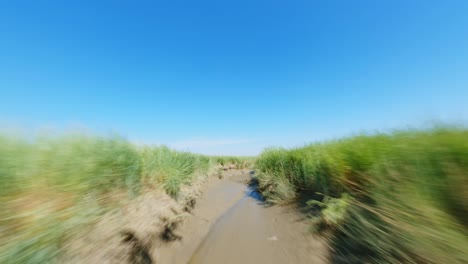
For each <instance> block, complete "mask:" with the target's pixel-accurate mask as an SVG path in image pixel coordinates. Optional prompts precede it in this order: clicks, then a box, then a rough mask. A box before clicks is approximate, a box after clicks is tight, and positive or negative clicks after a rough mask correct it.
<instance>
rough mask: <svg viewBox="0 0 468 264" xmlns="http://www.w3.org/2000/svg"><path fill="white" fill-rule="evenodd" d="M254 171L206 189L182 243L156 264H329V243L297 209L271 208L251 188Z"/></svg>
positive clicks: (182, 229) (234, 173)
mask: <svg viewBox="0 0 468 264" xmlns="http://www.w3.org/2000/svg"><path fill="white" fill-rule="evenodd" d="M249 179H250V172H249V171H248V170H228V171H225V172H224V177H223V178H222V179H217V178H213V179H211V180H210V181H209V182H208V183H207V184H206V185H205V187H204V189H205V190H204V192H203V194H202V195H201V197H200V199H199V200H198V201H197V204H196V205H195V208H194V210H193V211H192V212H191V215H190V216H188V217H186V219H185V221H184V222H183V223H182V224H181V225H180V226H179V227H178V228H177V230H176V232H175V233H176V234H177V236H179V237H180V239H177V240H174V241H171V242H168V243H165V244H163V245H160V246H159V247H158V248H157V249H155V250H154V251H153V252H151V253H152V255H153V256H154V260H155V262H156V263H165V264H185V263H191V264H202V263H203V264H214V263H216V264H217V263H223V264H231V263H242V264H250V263H252V264H253V263H255V264H259V263H269V264H276V263H278V264H279V263H297V264H301V263H327V262H328V259H329V249H328V247H327V244H326V243H325V242H324V241H323V240H322V239H320V238H319V237H316V236H314V235H313V234H312V233H311V232H310V231H309V225H308V224H307V221H304V215H302V214H301V213H299V212H298V210H297V208H294V207H292V206H267V205H266V204H265V203H264V202H263V201H262V200H261V197H260V196H259V194H258V193H257V192H256V191H255V190H254V189H253V188H252V187H249V186H248V184H247V182H248V180H249Z"/></svg>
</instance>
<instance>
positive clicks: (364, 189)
mask: <svg viewBox="0 0 468 264" xmlns="http://www.w3.org/2000/svg"><path fill="white" fill-rule="evenodd" d="M256 169H257V171H258V178H259V183H260V190H261V191H262V192H263V194H264V195H265V196H266V197H267V198H268V199H270V200H271V201H273V202H284V201H292V200H294V199H296V198H298V196H301V195H304V194H307V193H308V194H320V195H319V196H318V197H321V198H319V199H318V201H314V200H312V201H309V205H315V206H317V205H318V206H319V207H321V213H320V216H319V217H318V218H316V219H315V220H316V221H315V222H316V225H320V226H321V227H322V228H323V227H325V228H327V229H328V230H332V234H333V235H332V236H331V245H332V246H333V248H334V251H335V254H334V257H333V261H334V262H337V263H340V262H346V263H363V262H371V263H397V262H399V263H401V262H403V263H467V262H468V229H467V226H468V191H467V190H468V131H467V130H465V129H459V128H434V129H430V130H425V131H415V130H407V131H399V132H394V133H389V134H375V135H358V136H354V137H350V138H345V139H341V140H334V141H329V142H325V143H316V144H312V145H308V146H306V147H303V148H298V149H292V150H285V149H278V148H273V149H268V150H266V151H264V152H263V153H262V154H261V155H260V156H259V158H258V159H257V161H256ZM311 197H312V196H311ZM315 197H317V195H315Z"/></svg>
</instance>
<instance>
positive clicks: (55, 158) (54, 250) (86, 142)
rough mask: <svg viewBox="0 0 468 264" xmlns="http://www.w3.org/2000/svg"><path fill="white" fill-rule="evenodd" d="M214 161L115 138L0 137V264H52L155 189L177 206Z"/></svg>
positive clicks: (215, 161) (77, 136) (214, 163)
mask: <svg viewBox="0 0 468 264" xmlns="http://www.w3.org/2000/svg"><path fill="white" fill-rule="evenodd" d="M220 159H223V158H221V157H207V156H203V155H197V154H192V153H186V152H177V151H173V150H171V149H168V148H166V147H136V146H134V145H132V144H130V143H129V142H127V141H126V140H124V139H122V138H117V137H116V138H102V137H93V136H82V135H71V136H65V137H61V138H53V139H52V138H38V139H37V140H34V142H33V143H32V142H30V141H26V140H22V139H15V138H13V137H11V136H8V137H6V136H0V184H1V186H2V187H1V189H0V233H1V234H2V236H1V237H0V263H51V262H54V261H55V260H56V259H57V258H58V257H59V256H60V254H61V253H62V246H63V245H64V242H65V241H66V240H67V239H69V238H70V237H73V235H74V234H75V233H76V232H80V230H81V231H82V227H85V226H87V225H90V224H92V223H94V222H95V221H96V220H97V219H99V218H100V217H101V216H102V215H103V214H104V213H106V212H109V211H110V210H113V209H115V208H119V207H120V206H121V205H122V204H123V203H124V202H126V201H128V200H131V199H134V198H135V197H138V196H139V195H140V194H142V193H143V192H147V191H151V190H154V189H163V190H165V192H167V193H168V194H169V195H171V196H172V197H173V198H174V199H176V200H177V199H179V194H180V190H181V188H182V187H183V186H187V185H190V184H191V183H192V182H194V181H196V180H197V179H199V178H200V177H204V176H206V175H207V173H208V172H209V170H210V169H212V168H214V167H215V165H217V164H218V162H219V160H220ZM224 162H230V160H227V158H226V160H225V161H224Z"/></svg>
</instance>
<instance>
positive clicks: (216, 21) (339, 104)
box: [0, 0, 468, 155]
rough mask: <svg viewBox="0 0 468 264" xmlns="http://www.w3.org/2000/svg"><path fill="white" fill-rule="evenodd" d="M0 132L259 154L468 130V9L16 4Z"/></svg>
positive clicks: (5, 55)
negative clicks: (372, 137) (401, 130)
mask: <svg viewBox="0 0 468 264" xmlns="http://www.w3.org/2000/svg"><path fill="white" fill-rule="evenodd" d="M0 90H1V96H0V124H1V125H2V127H3V128H4V129H9V128H10V127H22V128H23V129H25V130H27V131H36V130H38V129H39V130H40V129H41V128H44V127H53V128H56V129H59V130H60V129H66V128H70V127H86V128H87V129H89V130H91V131H94V132H95V133H103V134H106V133H113V132H116V133H118V134H120V135H123V136H124V137H126V138H128V139H130V140H132V141H135V142H141V143H150V144H153V143H163V144H168V145H170V146H172V147H174V148H178V149H184V150H191V151H196V152H202V153H207V154H245V155H253V154H257V153H258V152H260V151H261V149H262V148H263V147H265V146H269V145H279V146H296V145H300V144H303V143H306V142H311V141H316V140H324V139H329V138H334V137H339V136H344V135H349V134H351V133H354V132H359V131H373V130H375V129H380V130H382V129H383V130H385V129H389V128H395V127H402V126H407V125H419V124H423V123H424V122H426V121H430V120H441V121H449V122H466V120H468V1H464V0H462V1H428V0H427V1H417V0H414V1H413V0H401V1H398V0H382V1H375V0H369V1H358V0H356V1H345V0H342V1H332V0H304V1H292V0H288V1H272V0H265V1H256V0H235V1H220V0H216V1H215V0H213V1H205V0H197V1H179V0H168V1H157V0H154V1H118V0H108V1H97V0H93V1H51V0H47V1H42V0H31V1H21V0H16V1H1V3H0Z"/></svg>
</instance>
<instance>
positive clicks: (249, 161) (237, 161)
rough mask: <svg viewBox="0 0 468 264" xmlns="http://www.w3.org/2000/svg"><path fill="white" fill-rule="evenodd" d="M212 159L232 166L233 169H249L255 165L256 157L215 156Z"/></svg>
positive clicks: (223, 164)
mask: <svg viewBox="0 0 468 264" xmlns="http://www.w3.org/2000/svg"><path fill="white" fill-rule="evenodd" d="M212 159H214V161H215V162H216V163H217V164H220V165H222V166H231V167H232V168H233V169H247V168H251V167H253V165H254V161H255V157H242V156H240V157H237V156H213V157H212Z"/></svg>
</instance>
